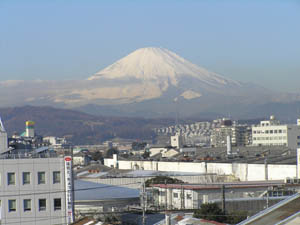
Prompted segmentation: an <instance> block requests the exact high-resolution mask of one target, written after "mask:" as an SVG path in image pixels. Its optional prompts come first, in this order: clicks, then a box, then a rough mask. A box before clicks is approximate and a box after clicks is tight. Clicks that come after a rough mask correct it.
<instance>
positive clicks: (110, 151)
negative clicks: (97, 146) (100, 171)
mask: <svg viewBox="0 0 300 225" xmlns="http://www.w3.org/2000/svg"><path fill="white" fill-rule="evenodd" d="M113 154H119V151H118V150H117V149H115V148H110V149H108V150H107V152H106V155H105V156H106V158H111V157H112V156H113Z"/></svg>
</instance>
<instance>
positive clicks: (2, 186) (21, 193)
mask: <svg viewBox="0 0 300 225" xmlns="http://www.w3.org/2000/svg"><path fill="white" fill-rule="evenodd" d="M0 163H1V164H0V175H1V176H0V196H1V197H0V200H1V217H2V218H1V223H2V224H18V225H19V224H22V225H35V224H36V225H37V224H39V225H43V224H62V223H65V219H66V218H65V211H66V207H65V205H66V203H65V181H64V180H65V176H64V161H63V158H31V159H2V160H0ZM39 171H44V172H46V184H37V180H38V178H37V173H38V172H39ZM53 171H60V172H61V173H60V183H58V184H53ZM8 172H13V173H15V185H8V184H7V180H8V179H7V173H8ZM23 172H30V184H23V177H22V173H23ZM40 198H42V199H46V210H45V211H40V210H39V208H38V200H39V199H40ZM54 198H61V210H54V205H53V202H54ZM10 199H14V200H16V211H15V212H9V210H8V200H10ZM24 199H31V210H30V211H24V209H23V200H24Z"/></svg>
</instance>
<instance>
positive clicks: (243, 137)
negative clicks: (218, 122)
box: [210, 125, 251, 147]
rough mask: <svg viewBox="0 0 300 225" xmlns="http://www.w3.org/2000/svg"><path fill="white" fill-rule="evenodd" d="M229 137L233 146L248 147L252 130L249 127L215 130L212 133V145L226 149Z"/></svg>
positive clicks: (223, 127) (240, 126) (227, 127)
mask: <svg viewBox="0 0 300 225" xmlns="http://www.w3.org/2000/svg"><path fill="white" fill-rule="evenodd" d="M227 136H230V139H231V144H232V145H233V146H246V145H249V144H250V139H251V138H250V136H251V129H250V128H249V127H248V126H247V125H233V126H232V125H230V126H225V125H223V126H221V127H217V128H214V129H213V130H212V132H211V137H210V145H211V146H213V147H225V146H226V145H227Z"/></svg>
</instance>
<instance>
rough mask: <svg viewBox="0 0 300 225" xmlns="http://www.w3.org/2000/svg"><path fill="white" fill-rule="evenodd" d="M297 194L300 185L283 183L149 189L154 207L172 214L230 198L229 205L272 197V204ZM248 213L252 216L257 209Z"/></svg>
mask: <svg viewBox="0 0 300 225" xmlns="http://www.w3.org/2000/svg"><path fill="white" fill-rule="evenodd" d="M296 190H300V184H298V183H297V184H285V183H283V181H272V182H270V181H269V182H268V181H266V182H227V183H206V184H203V183H202V184H154V185H152V188H150V189H149V191H152V192H153V197H154V200H153V204H154V205H155V206H157V207H159V208H165V209H169V210H172V209H177V210H178V209H180V210H183V209H198V208H200V206H201V204H203V203H210V202H221V201H222V199H223V198H224V199H225V198H226V201H227V202H228V201H233V200H235V201H246V202H250V201H255V200H260V199H262V198H264V197H268V198H269V200H270V201H271V199H277V200H282V199H284V198H286V197H288V196H290V195H293V194H295V193H296ZM264 201H265V200H264ZM264 205H265V202H264ZM261 208H263V207H261ZM247 210H248V211H249V212H251V211H253V210H255V209H252V210H251V209H247ZM256 210H257V209H256ZM254 212H257V211H254Z"/></svg>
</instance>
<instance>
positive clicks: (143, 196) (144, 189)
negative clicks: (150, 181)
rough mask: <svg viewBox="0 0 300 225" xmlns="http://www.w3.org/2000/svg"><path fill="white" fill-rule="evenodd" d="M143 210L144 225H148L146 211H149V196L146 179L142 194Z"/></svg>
mask: <svg viewBox="0 0 300 225" xmlns="http://www.w3.org/2000/svg"><path fill="white" fill-rule="evenodd" d="M142 203H143V205H142V209H143V225H145V224H146V215H145V213H146V210H147V195H146V184H145V179H144V180H143V192H142Z"/></svg>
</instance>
